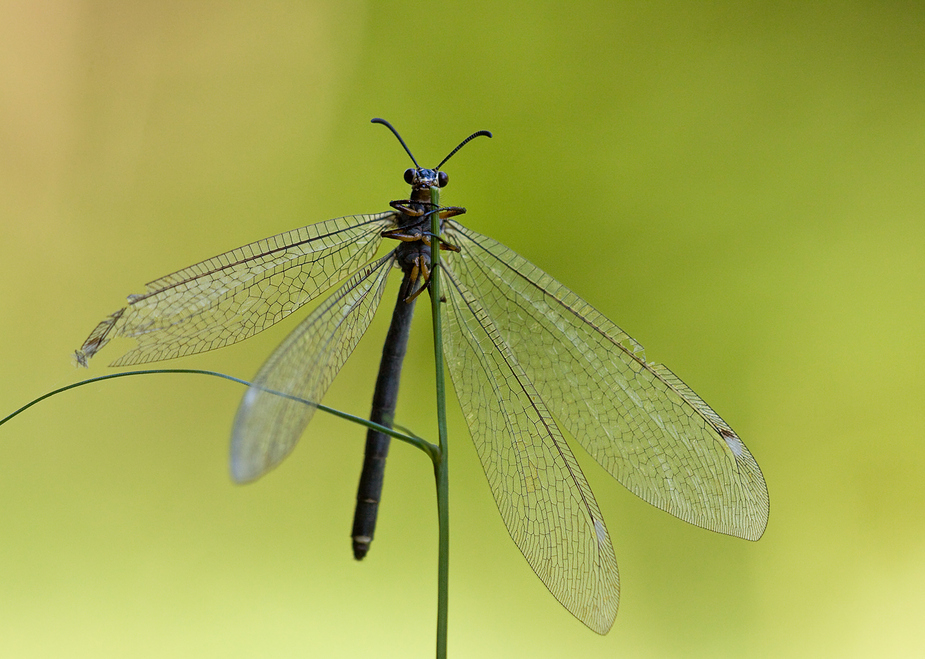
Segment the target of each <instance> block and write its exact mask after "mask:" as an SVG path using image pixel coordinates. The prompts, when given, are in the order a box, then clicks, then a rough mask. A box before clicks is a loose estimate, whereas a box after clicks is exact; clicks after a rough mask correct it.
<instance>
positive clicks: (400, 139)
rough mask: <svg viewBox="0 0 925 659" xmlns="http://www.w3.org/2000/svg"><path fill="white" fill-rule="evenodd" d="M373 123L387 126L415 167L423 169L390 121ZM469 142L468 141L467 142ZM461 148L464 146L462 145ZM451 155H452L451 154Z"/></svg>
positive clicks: (382, 120) (379, 120) (374, 120)
mask: <svg viewBox="0 0 925 659" xmlns="http://www.w3.org/2000/svg"><path fill="white" fill-rule="evenodd" d="M371 123H374V124H382V125H383V126H385V127H386V128H388V129H389V130H390V131H392V134H393V135H394V136H395V137H397V138H398V141H399V142H401V145H402V146H403V147H405V151H406V152H407V153H408V155H409V156H411V162H413V163H414V166H415V167H417V168H418V169H420V168H421V166H420V165H419V164H418V161H417V160H415V159H414V155H412V153H411V149H409V148H408V145H407V144H405V140H403V139H402V138H401V135H399V134H398V131H397V130H395V127H394V126H393V125H392V124H390V123H389V122H388V121H386V120H385V119H380V118H379V117H376V118H375V119H373V120H372V122H371ZM469 139H472V138H471V137H470V138H469ZM467 141H468V140H467ZM463 144H465V142H463ZM459 146H462V144H460V145H459ZM456 148H457V149H459V147H456ZM450 155H452V154H450ZM441 164H443V163H441Z"/></svg>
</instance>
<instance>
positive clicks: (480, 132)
mask: <svg viewBox="0 0 925 659" xmlns="http://www.w3.org/2000/svg"><path fill="white" fill-rule="evenodd" d="M482 135H484V136H485V137H491V133H489V132H488V131H487V130H477V131H475V132H474V133H472V135H470V136H469V137H467V138H466V139H464V140H463V141H462V142H460V143H459V146H458V147H456V148H455V149H453V150H452V151H450V155H448V156H447V157H446V158H444V159H443V160H441V161H440V164H439V165H437V166H436V167H434V169H436V170H439V169H440V168H441V167H443V163H445V162H446V161H447V160H449V159H450V158H452V157H453V154H455V153H456V152H457V151H459V150H460V149H461V148H463V147H464V146H466V144H468V143H469V142H471V141H472V140H474V139H475V138H476V137H481V136H482ZM415 164H417V163H415Z"/></svg>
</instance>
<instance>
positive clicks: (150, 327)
mask: <svg viewBox="0 0 925 659" xmlns="http://www.w3.org/2000/svg"><path fill="white" fill-rule="evenodd" d="M397 217H398V216H397V214H396V213H395V212H394V211H390V212H387V213H379V214H376V215H350V216H346V217H340V218H336V219H333V220H328V221H326V222H319V223H317V224H311V225H309V226H307V227H303V228H301V229H295V230H293V231H287V232H286V233H281V234H279V235H276V236H272V237H270V238H264V239H263V240H258V241H257V242H255V243H251V244H249V245H244V246H243V247H238V248H237V249H233V250H231V251H230V252H226V253H224V254H221V255H219V256H215V257H213V258H211V259H208V260H206V261H202V262H201V263H197V264H196V265H192V266H190V267H188V268H184V269H183V270H180V271H178V272H175V273H173V274H171V275H167V276H166V277H161V278H160V279H157V280H155V281H152V282H151V283H149V284H148V285H147V287H146V288H147V290H146V291H145V292H144V293H141V294H138V295H130V296H129V297H128V306H126V307H124V308H122V309H120V310H119V311H117V312H115V313H114V314H112V315H110V316H109V317H108V318H106V319H105V320H103V321H102V322H101V323H100V324H99V325H97V327H96V329H94V330H93V333H91V334H90V336H89V337H88V338H87V340H86V341H85V342H84V344H83V346H82V347H81V349H80V350H78V351H77V353H76V357H77V361H78V363H80V364H81V365H83V366H86V365H87V360H88V359H90V358H91V357H92V356H93V355H95V354H96V353H97V352H98V351H99V350H100V349H101V348H102V347H103V346H104V345H106V344H107V343H108V342H109V340H110V339H111V338H113V337H115V336H124V337H129V338H134V339H137V341H138V345H137V346H136V347H135V348H134V349H132V350H130V351H129V352H127V353H126V354H125V355H123V356H122V357H120V358H119V359H117V360H116V361H114V362H113V363H112V364H111V365H112V366H125V365H128V364H140V363H144V362H151V361H158V360H161V359H171V358H174V357H182V356H184V355H190V354H194V353H197V352H204V351H206V350H213V349H215V348H220V347H222V346H226V345H229V344H231V343H236V342H238V341H241V340H242V339H246V338H248V337H250V336H253V335H254V334H257V333H258V332H261V331H263V330H265V329H266V328H268V327H270V326H271V325H273V324H274V323H277V322H279V321H280V320H282V319H283V318H285V317H286V316H288V315H289V314H291V313H292V312H293V311H295V310H296V309H298V308H299V307H301V306H302V305H303V304H305V303H306V302H308V301H309V300H311V299H312V298H314V297H316V296H317V295H319V294H320V293H322V292H324V291H325V290H327V289H328V288H330V287H331V286H333V285H334V284H336V283H338V282H339V281H341V280H342V279H343V278H344V277H346V276H347V275H348V274H349V273H351V272H353V271H354V270H356V269H357V268H359V267H360V265H362V264H363V263H366V262H368V261H369V260H370V259H372V258H373V256H374V255H375V253H376V250H377V249H378V247H379V244H380V243H381V240H382V238H381V235H380V234H381V233H382V231H384V230H386V229H390V228H394V225H395V221H396V218H397Z"/></svg>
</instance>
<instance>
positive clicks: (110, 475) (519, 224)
mask: <svg viewBox="0 0 925 659" xmlns="http://www.w3.org/2000/svg"><path fill="white" fill-rule="evenodd" d="M374 116H382V117H386V118H388V119H390V120H391V121H392V122H393V123H395V125H396V126H397V127H398V128H399V130H401V131H402V133H403V135H404V137H405V139H406V141H407V142H408V143H409V145H410V146H411V148H412V149H413V150H414V152H415V154H416V156H417V158H418V160H419V161H421V162H422V164H426V165H433V164H435V163H436V162H437V161H438V160H439V159H441V158H442V157H443V156H444V155H445V154H446V153H447V152H448V151H449V150H450V149H451V148H452V147H453V146H455V145H456V144H457V143H458V142H459V140H461V139H462V138H463V137H465V136H466V135H468V134H469V133H471V132H472V131H474V130H477V129H483V128H484V129H489V130H491V131H493V132H494V134H495V138H494V139H493V140H491V141H488V140H479V141H476V142H474V143H473V144H471V145H470V146H468V147H466V149H464V150H463V151H462V152H461V153H459V154H458V155H457V156H455V157H454V159H453V161H452V162H451V163H450V166H449V167H448V171H449V172H450V174H451V185H450V187H449V188H447V190H446V191H445V193H444V200H445V202H446V203H451V204H459V205H463V206H466V207H467V208H468V209H469V214H468V215H466V217H465V220H466V222H467V224H468V225H469V226H471V227H472V228H474V229H476V230H478V231H481V232H483V233H487V234H490V235H492V236H494V237H496V238H498V239H499V240H501V241H502V242H504V243H506V244H507V245H509V246H511V247H512V248H514V249H515V250H516V251H518V252H520V253H521V254H523V255H524V256H526V257H527V258H528V259H530V260H532V261H533V262H535V263H537V264H539V265H540V266H541V267H542V268H544V269H545V270H546V271H548V272H550V273H553V274H554V275H555V276H557V277H558V278H559V279H560V280H561V281H563V282H565V283H566V284H567V285H568V286H569V287H571V288H572V289H573V290H575V291H577V292H578V293H579V294H581V295H582V296H583V297H585V298H586V299H587V300H589V301H590V302H591V303H592V304H594V305H595V306H597V307H598V308H599V309H600V310H602V311H603V312H604V313H605V314H606V315H607V316H609V317H610V318H612V319H613V320H614V321H616V322H617V323H618V324H619V325H621V326H622V327H623V328H624V329H626V330H627V331H628V332H629V333H630V334H631V335H633V336H634V337H635V338H637V339H638V340H639V341H640V342H641V343H642V344H643V345H645V346H646V347H647V349H648V350H647V355H648V358H649V359H650V360H656V361H659V362H663V363H665V364H668V365H669V366H670V367H671V368H672V369H673V370H675V371H676V372H677V373H678V374H679V375H680V376H681V377H682V378H683V379H684V380H686V381H687V382H688V383H689V384H690V385H691V386H692V387H693V388H694V389H695V390H696V391H697V392H698V393H699V394H700V395H701V396H703V397H704V399H706V400H707V401H708V402H709V403H710V404H711V405H712V406H713V407H714V408H715V409H716V410H717V411H718V412H719V413H720V414H721V415H722V416H723V417H725V419H726V420H727V421H728V422H729V423H730V424H731V425H732V426H733V427H734V428H735V429H736V430H737V431H738V432H739V434H740V435H741V436H742V437H743V438H744V440H745V442H746V443H747V444H748V446H749V448H750V449H751V450H752V452H753V453H754V455H755V456H756V457H757V459H758V461H759V463H760V464H761V466H762V469H763V470H764V474H765V476H766V478H767V481H768V484H769V487H770V493H771V519H770V524H769V526H768V529H767V532H766V534H765V536H764V537H763V538H762V539H761V540H760V541H759V542H757V543H749V542H745V541H741V540H736V539H733V538H727V537H724V536H720V535H717V534H713V533H710V532H707V531H703V530H701V529H698V528H695V527H692V526H689V525H687V524H685V523H683V522H680V521H678V520H676V519H674V518H672V517H670V516H668V515H666V514H665V513H662V512H660V511H658V510H656V509H654V508H652V507H650V506H648V505H646V504H645V503H643V502H642V501H640V500H638V499H636V498H635V497H634V496H632V495H631V494H629V493H628V492H626V491H625V490H624V489H623V488H622V487H621V486H620V485H619V484H617V483H615V482H613V481H612V480H611V479H610V478H609V476H607V475H606V474H605V473H604V472H603V471H602V470H601V469H600V468H598V467H597V466H596V465H594V463H593V462H592V461H590V460H588V459H586V456H585V455H584V454H583V453H581V452H580V450H578V453H579V459H580V460H581V461H582V463H583V464H584V465H585V466H586V472H587V476H588V478H589V480H590V482H591V484H592V487H593V488H594V490H595V492H596V494H597V496H598V499H599V501H600V504H601V507H602V509H603V511H604V513H605V517H606V519H607V521H608V525H609V527H610V530H611V533H612V535H613V538H614V544H615V547H616V550H617V556H618V560H619V562H620V567H621V575H622V601H621V607H620V613H619V616H618V618H617V622H616V624H615V626H614V628H613V630H612V631H611V632H610V634H609V635H607V636H604V637H600V636H597V635H596V634H594V633H592V632H590V631H588V630H587V629H586V628H585V627H583V626H582V625H581V624H580V623H579V622H577V621H576V620H575V619H573V618H572V617H571V616H570V615H569V614H568V613H567V612H566V611H565V610H564V609H562V608H561V607H560V606H559V604H558V603H557V602H556V601H555V600H554V599H553V598H552V597H551V596H550V595H549V594H548V593H547V591H546V590H545V588H544V587H543V586H542V584H541V583H540V582H539V581H538V580H537V579H536V578H535V577H534V575H533V573H532V572H531V571H530V569H529V567H528V566H527V565H526V563H525V562H524V561H523V559H522V558H521V556H520V555H519V553H518V552H517V550H516V548H515V547H514V546H513V544H512V543H511V542H510V540H509V538H508V536H507V533H506V531H505V529H504V527H503V525H502V523H501V520H500V518H499V516H498V514H497V512H496V510H495V507H494V503H493V502H492V499H491V496H490V494H489V491H488V488H487V486H486V483H485V481H484V477H483V475H482V473H481V469H480V467H479V465H478V463H477V460H476V457H475V453H474V451H473V449H472V446H471V442H470V441H469V439H468V438H467V433H466V430H465V426H464V425H463V423H462V422H461V419H460V414H459V412H458V408H457V406H456V403H455V400H451V401H450V402H451V406H450V409H451V419H450V421H451V427H450V433H451V441H452V443H453V444H452V446H453V452H452V458H451V459H452V462H451V497H452V498H451V507H452V508H451V510H452V515H453V520H452V556H451V570H452V573H451V576H452V579H451V609H450V616H451V617H450V652H451V656H455V657H470V656H479V657H537V658H538V657H564V656H582V657H605V656H606V657H613V656H620V657H724V656H750V657H781V656H793V657H795V656H802V657H816V656H839V657H851V656H858V657H867V656H873V655H876V656H893V657H899V656H921V655H922V653H923V652H925V632H923V631H922V625H921V621H922V620H923V618H925V521H923V503H925V479H923V477H922V473H923V470H925V447H923V443H925V442H923V439H925V413H923V404H922V402H923V399H925V368H923V357H925V340H923V336H925V314H923V299H925V265H923V255H925V229H923V226H925V222H923V219H925V184H923V175H925V9H923V8H922V5H921V4H920V3H915V2H909V3H902V2H893V3H882V2H867V3H864V2H859V3H839V4H838V6H826V7H823V6H821V4H820V5H817V4H815V3H788V4H787V5H786V6H778V5H777V4H775V3H686V2H676V3H614V2H571V3H561V4H560V3H548V2H530V3H526V2H522V3H503V2H467V3H462V2H452V1H448V2H441V3H426V4H425V3H413V2H360V1H356V0H341V1H340V2H337V3H311V2H264V3H250V2H221V3H220V2H199V3H186V2H114V1H113V2H93V1H89V0H87V1H83V2H77V1H74V2H64V1H62V2H43V1H37V0H29V1H28V2H10V1H8V0H7V1H4V2H0V232H2V234H0V235H2V239H0V346H2V369H0V373H2V377H0V412H3V413H7V412H9V411H12V410H13V409H15V408H16V407H18V406H19V405H21V404H24V403H25V402H27V401H28V400H30V399H32V398H34V397H36V396H38V395H40V394H42V393H44V392H46V391H48V390H51V389H53V388H55V387H58V386H62V385H65V384H68V383H71V382H75V381H77V380H78V379H80V378H82V377H85V376H86V375H88V374H89V375H100V374H103V373H106V372H108V370H109V369H107V368H106V367H105V364H106V363H107V361H108V360H111V359H114V358H115V357H117V356H118V355H119V354H120V353H119V350H118V348H120V347H126V345H127V344H123V345H122V346H115V345H114V346H111V347H108V348H107V349H106V350H105V351H104V352H103V353H102V355H101V356H100V357H98V358H97V360H96V361H97V362H98V363H94V364H93V365H92V368H91V370H90V371H89V373H87V372H85V371H77V370H75V369H74V368H73V367H72V365H71V363H70V361H69V355H70V354H71V353H72V351H73V350H74V349H75V348H77V347H78V346H79V345H80V343H81V342H82V340H83V339H84V337H85V336H86V335H87V334H88V333H89V331H90V330H91V329H92V328H93V327H94V326H95V324H96V323H97V322H98V321H99V320H101V319H102V318H103V317H104V316H105V315H107V314H108V313H111V312H112V311H114V310H116V309H117V308H119V307H120V306H122V304H123V303H124V302H123V301H124V297H125V295H127V294H129V293H134V292H140V291H141V290H142V289H143V285H144V283H145V282H147V281H149V280H151V279H154V278H155V277H158V276H160V275H164V274H166V273H168V272H172V271H173V270H176V269H179V268H181V267H184V266H186V265H189V264H191V263H194V262H196V261H199V260H201V259H203V258H206V257H209V256H212V255H214V254H217V253H219V252H222V251H225V250H227V249H231V248H233V247H236V246H238V245H241V244H244V243H247V242H250V241H253V240H256V239H259V238H262V237H265V236H268V235H272V234H275V233H279V232H281V231H285V230H287V229H291V228H295V227H298V226H302V225H305V224H309V223H313V222H316V221H319V220H323V219H327V218H330V217H337V216H340V215H345V214H354V213H362V212H376V211H379V210H383V209H385V208H386V203H387V202H388V201H389V200H390V199H395V198H399V197H402V196H403V195H405V194H407V191H406V186H405V185H404V183H403V182H402V179H401V176H402V172H403V171H404V169H405V168H406V167H407V166H408V164H409V163H408V160H407V157H406V155H405V154H404V152H403V151H402V150H401V148H400V147H399V145H398V144H397V142H396V141H395V140H394V139H393V138H392V136H391V135H389V134H388V132H387V131H386V130H385V129H383V128H382V127H379V126H372V125H370V124H369V120H370V118H372V117H374ZM392 297H393V293H391V292H389V293H387V298H386V299H387V301H388V304H390V303H391V300H390V298H392ZM299 317H301V314H298V315H297V317H296V318H290V319H289V320H288V321H286V322H284V323H281V324H280V325H279V326H277V327H274V328H273V329H271V330H269V331H267V332H265V333H264V334H262V335H260V336H258V337H255V338H254V339H252V340H250V341H248V342H246V343H243V344H238V345H237V346H234V347H231V348H226V349H224V350H220V351H217V352H213V353H207V354H205V355H201V356H197V357H194V358H188V359H185V360H180V361H176V362H174V363H172V364H165V365H166V366H174V367H191V368H196V367H198V368H210V369H215V370H220V371H224V372H227V373H231V374H234V375H239V376H242V377H250V376H251V375H252V374H253V373H254V372H256V370H257V368H258V367H259V365H260V364H261V362H262V361H263V360H264V359H265V358H266V357H267V356H268V355H269V353H270V352H271V351H272V349H273V348H274V346H275V345H276V344H277V343H279V341H280V340H281V339H282V338H283V337H284V336H285V335H286V334H287V333H288V332H289V331H290V330H291V329H292V328H293V327H294V326H295V325H296V323H297V322H298V318H299ZM387 319H388V313H387V312H386V313H380V317H379V318H378V319H377V321H376V323H374V325H373V327H372V328H371V330H370V332H369V334H368V335H367V337H366V339H365V340H364V341H363V342H362V343H361V345H360V347H359V348H358V349H357V351H356V353H355V355H354V357H353V358H352V359H351V360H350V362H349V363H348V364H347V366H346V367H345V368H344V371H343V373H342V374H341V376H340V378H339V379H338V380H337V382H336V383H335V385H334V387H333V388H332V390H331V392H330V394H329V396H328V398H327V400H326V401H325V402H327V403H328V404H330V405H333V406H335V407H339V408H342V409H345V410H347V411H351V412H356V413H359V414H364V413H366V412H367V411H368V406H369V398H370V395H371V391H372V387H373V380H374V377H375V369H376V364H377V361H378V352H379V350H380V347H381V343H382V338H383V336H384V332H385V327H386V323H387ZM416 323H417V324H416V325H415V328H414V332H413V335H412V342H413V343H414V344H415V347H414V348H413V349H412V350H411V354H410V355H409V358H408V364H407V368H406V373H405V381H404V391H403V397H402V400H401V404H400V407H399V413H398V416H399V420H400V422H402V423H403V424H404V425H406V426H408V427H411V428H413V429H415V430H416V431H417V432H418V433H421V434H424V435H428V436H433V435H434V429H433V428H434V422H433V416H432V415H433V401H432V398H433V395H432V390H431V386H432V385H431V378H432V366H431V361H430V359H431V352H430V343H429V320H428V319H427V317H426V314H419V317H418V318H417V319H416ZM242 393H243V390H242V389H241V388H240V387H239V386H237V385H234V384H231V383H228V382H224V381H220V380H215V379H211V378H204V377H199V376H179V375H170V376H168V375H159V376H151V377H146V378H129V379H122V380H117V381H112V382H106V383H102V384H98V385H95V386H92V387H85V388H81V389H78V390H75V391H72V392H69V393H67V394H65V395H62V396H58V397H55V398H53V399H51V400H48V401H46V402H44V403H43V404H41V405H40V406H39V407H37V408H33V409H32V410H30V411H29V412H28V413H27V414H25V415H23V416H21V417H18V418H17V419H15V420H14V421H12V422H11V423H9V424H7V425H5V426H3V427H2V428H0V465H2V466H0V502H2V503H0V655H2V656H4V657H49V656H67V657H125V656H132V657H165V656H170V657H255V656H259V657H303V656H316V657H355V656H376V657H393V656H394V657H426V656H431V653H432V652H433V643H434V615H435V614H434V607H435V602H436V585H435V584H436V558H435V552H436V520H435V503H434V495H433V493H432V482H431V471H430V467H429V463H428V462H427V460H426V458H425V457H424V456H423V455H422V454H419V453H418V452H416V451H414V450H413V449H411V448H409V447H406V446H404V445H396V446H394V447H393V450H392V453H391V457H390V464H389V469H388V475H387V481H386V492H385V500H384V503H383V510H382V517H381V521H380V525H379V529H378V533H377V538H376V542H375V544H374V546H373V549H372V552H371V554H370V556H369V557H368V558H367V560H366V561H364V562H363V563H361V564H357V563H356V562H355V561H354V560H353V558H352V556H351V553H350V541H349V538H348V535H349V529H350V521H351V515H352V510H353V497H354V491H355V485H356V480H357V476H358V473H359V465H360V459H361V458H360V456H361V452H362V438H363V431H362V430H361V429H359V428H357V427H354V426H352V425H350V424H347V423H345V422H342V421H339V420H336V419H331V418H325V417H324V415H318V416H317V417H316V419H315V421H314V422H313V424H312V426H311V427H310V429H309V431H308V432H307V433H306V435H305V437H304V438H303V440H302V442H301V444H300V446H299V447H298V449H297V450H296V451H295V453H294V454H293V455H292V456H291V457H290V459H289V460H288V461H287V462H286V463H285V464H284V465H283V466H282V467H280V468H279V469H278V470H276V471H275V472H273V473H272V474H270V475H269V476H268V477H266V478H265V479H263V480H261V481H260V482H258V483H256V484H253V485H249V486H246V487H238V486H235V485H233V484H232V483H231V482H230V479H229V477H228V475H227V467H226V463H227V440H228V434H229V429H230V425H231V420H232V418H233V415H234V412H235V409H236V405H237V403H238V400H239V398H240V396H241V394H242Z"/></svg>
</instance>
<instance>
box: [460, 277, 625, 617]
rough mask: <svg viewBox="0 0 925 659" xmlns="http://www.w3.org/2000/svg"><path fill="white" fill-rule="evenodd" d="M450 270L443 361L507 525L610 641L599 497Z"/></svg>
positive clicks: (612, 609) (606, 540) (610, 582)
mask: <svg viewBox="0 0 925 659" xmlns="http://www.w3.org/2000/svg"><path fill="white" fill-rule="evenodd" d="M456 262H458V259H456ZM443 271H444V272H445V273H446V276H445V278H444V280H443V281H445V282H447V285H446V289H447V300H448V304H447V305H446V306H447V311H446V318H447V323H446V325H447V327H446V330H447V331H446V332H444V340H443V341H444V345H445V347H446V360H447V363H448V365H449V369H450V375H451V376H452V378H453V385H454V387H455V389H456V394H457V396H458V398H459V404H460V406H461V407H462V409H463V414H464V416H465V418H466V422H467V423H468V425H469V432H470V434H471V435H472V440H473V442H474V443H475V448H476V451H477V452H478V455H479V459H480V460H481V461H482V467H483V468H484V470H485V476H486V477H487V478H488V483H489V485H490V487H491V491H492V494H493V495H494V498H495V502H496V503H497V504H498V510H499V511H500V513H501V518H502V519H503V520H504V524H505V526H507V529H508V532H509V533H510V534H511V538H512V539H513V540H514V543H515V544H516V545H517V547H518V548H519V549H520V551H521V552H522V553H523V555H524V557H525V558H526V559H527V562H528V563H529V564H530V567H531V568H533V571H534V572H536V575H537V576H538V577H539V578H540V580H541V581H542V582H543V583H544V584H545V585H546V587H547V588H548V589H549V591H550V592H551V593H552V594H553V596H555V598H556V599H557V600H559V602H561V603H562V605H563V606H565V608H566V609H568V610H569V611H570V612H571V613H572V615H574V616H575V617H576V618H578V619H579V620H581V621H582V622H583V623H584V624H586V625H587V626H588V627H590V628H591V629H592V630H594V631H595V632H597V633H599V634H606V633H607V631H608V630H609V629H610V627H611V626H612V625H613V621H614V619H615V618H616V615H617V606H618V604H619V593H620V580H619V574H618V571H617V559H616V557H615V555H614V551H613V545H612V544H611V541H610V535H609V534H608V532H607V527H606V526H605V524H604V519H603V516H602V515H601V511H600V509H599V508H598V505H597V501H595V499H594V494H593V493H592V492H591V488H590V486H589V485H588V482H587V481H586V480H585V477H584V474H583V473H582V472H581V468H580V467H579V466H578V462H577V461H576V460H575V456H574V455H573V454H572V451H571V449H570V448H569V447H568V445H567V444H566V443H565V439H564V438H563V437H562V434H561V432H560V431H559V429H558V427H557V426H556V424H555V422H554V421H553V419H552V416H551V415H550V414H549V411H548V410H547V409H546V406H545V405H544V404H543V401H542V400H541V399H540V395H539V394H538V393H537V391H536V390H535V389H534V387H533V384H532V383H531V382H530V379H529V377H528V375H527V374H526V373H525V372H524V370H523V368H521V365H520V363H519V362H518V361H517V359H516V358H515V356H514V354H513V353H512V352H511V350H510V348H509V347H508V345H507V343H506V342H505V341H504V339H503V338H502V337H501V335H500V334H499V332H498V327H497V326H496V324H495V319H494V318H493V317H492V316H491V315H490V314H488V313H487V312H486V309H485V308H483V307H482V305H481V304H480V303H479V300H477V299H476V298H475V297H473V295H472V293H470V292H469V291H468V290H467V289H466V287H465V286H464V285H463V284H462V283H461V282H460V281H459V279H458V278H457V277H456V276H455V275H454V273H453V270H452V269H451V268H449V267H445V268H444V270H443Z"/></svg>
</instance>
